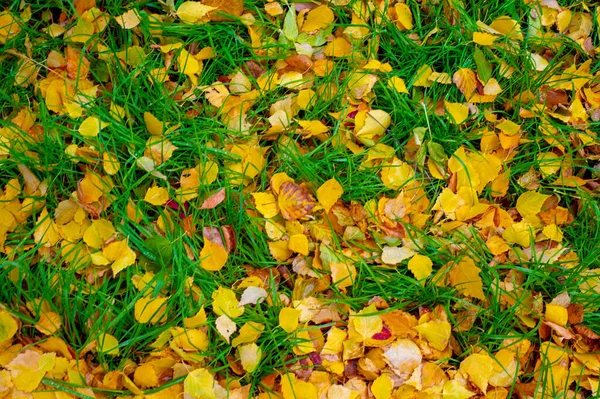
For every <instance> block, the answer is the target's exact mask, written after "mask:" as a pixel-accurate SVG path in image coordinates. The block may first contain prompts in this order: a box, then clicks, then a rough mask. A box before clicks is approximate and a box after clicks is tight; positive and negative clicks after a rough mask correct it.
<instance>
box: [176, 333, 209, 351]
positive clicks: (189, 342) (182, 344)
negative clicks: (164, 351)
mask: <svg viewBox="0 0 600 399" xmlns="http://www.w3.org/2000/svg"><path fill="white" fill-rule="evenodd" d="M171 332H172V334H173V341H172V342H173V344H174V345H175V346H177V347H179V348H181V349H182V350H184V351H186V352H198V351H206V350H207V349H208V335H207V334H206V333H205V332H204V331H203V330H200V329H198V328H188V329H184V328H181V327H173V329H172V330H171Z"/></svg>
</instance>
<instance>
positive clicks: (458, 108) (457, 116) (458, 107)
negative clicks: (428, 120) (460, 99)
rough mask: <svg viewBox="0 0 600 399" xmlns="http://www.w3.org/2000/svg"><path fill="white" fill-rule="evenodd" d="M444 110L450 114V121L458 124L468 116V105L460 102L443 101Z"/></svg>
mask: <svg viewBox="0 0 600 399" xmlns="http://www.w3.org/2000/svg"><path fill="white" fill-rule="evenodd" d="M444 107H445V108H446V112H448V114H449V115H450V116H451V120H450V121H451V122H452V123H455V124H457V125H460V124H461V123H463V122H464V121H466V120H467V119H468V118H469V107H467V106H466V105H465V104H462V103H451V102H448V101H444Z"/></svg>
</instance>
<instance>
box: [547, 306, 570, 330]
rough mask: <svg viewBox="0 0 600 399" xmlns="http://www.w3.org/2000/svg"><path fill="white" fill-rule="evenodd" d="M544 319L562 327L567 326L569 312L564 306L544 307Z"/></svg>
mask: <svg viewBox="0 0 600 399" xmlns="http://www.w3.org/2000/svg"><path fill="white" fill-rule="evenodd" d="M544 319H546V320H547V321H550V322H552V323H556V324H558V325H559V326H562V327H564V326H566V325H567V320H568V319H569V312H568V311H567V308H565V307H564V306H560V305H546V313H544Z"/></svg>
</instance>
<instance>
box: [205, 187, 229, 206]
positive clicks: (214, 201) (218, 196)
mask: <svg viewBox="0 0 600 399" xmlns="http://www.w3.org/2000/svg"><path fill="white" fill-rule="evenodd" d="M224 200H225V189H224V188H222V189H220V190H219V191H217V192H216V193H214V194H213V195H211V196H210V197H208V198H207V199H206V200H204V202H203V203H202V206H201V207H200V209H213V208H215V207H216V206H217V205H219V204H220V203H221V202H223V201H224Z"/></svg>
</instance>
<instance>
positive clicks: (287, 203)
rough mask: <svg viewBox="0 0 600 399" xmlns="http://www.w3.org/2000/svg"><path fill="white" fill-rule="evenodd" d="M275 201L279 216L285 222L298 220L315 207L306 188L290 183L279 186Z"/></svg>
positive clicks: (312, 198)
mask: <svg viewBox="0 0 600 399" xmlns="http://www.w3.org/2000/svg"><path fill="white" fill-rule="evenodd" d="M277 201H278V203H279V209H280V211H281V216H283V218H284V219H286V220H297V219H300V218H302V217H304V216H306V214H308V212H310V211H311V210H312V209H313V208H314V207H315V206H316V205H317V201H316V200H315V198H314V197H313V196H312V195H311V194H310V192H309V191H308V189H307V188H306V187H304V186H301V185H299V184H296V183H293V182H290V181H286V182H283V183H282V184H281V186H280V191H279V196H278V197H277Z"/></svg>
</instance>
